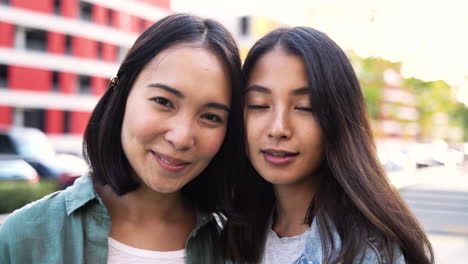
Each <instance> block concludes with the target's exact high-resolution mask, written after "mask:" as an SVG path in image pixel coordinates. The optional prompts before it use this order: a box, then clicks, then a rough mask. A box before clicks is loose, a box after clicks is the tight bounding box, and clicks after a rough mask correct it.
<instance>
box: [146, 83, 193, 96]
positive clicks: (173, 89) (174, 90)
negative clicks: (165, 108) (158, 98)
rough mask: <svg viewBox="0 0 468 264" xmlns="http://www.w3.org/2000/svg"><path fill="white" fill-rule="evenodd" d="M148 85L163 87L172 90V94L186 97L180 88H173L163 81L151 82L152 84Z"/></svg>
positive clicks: (168, 90)
mask: <svg viewBox="0 0 468 264" xmlns="http://www.w3.org/2000/svg"><path fill="white" fill-rule="evenodd" d="M148 87H154V88H159V89H163V90H165V91H167V92H170V93H172V94H174V95H175V96H177V97H179V98H185V95H184V94H183V93H182V92H180V91H179V90H177V89H175V88H172V87H170V86H168V85H166V84H162V83H151V84H148Z"/></svg>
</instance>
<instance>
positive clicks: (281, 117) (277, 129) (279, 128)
mask: <svg viewBox="0 0 468 264" xmlns="http://www.w3.org/2000/svg"><path fill="white" fill-rule="evenodd" d="M291 134H292V130H291V126H290V124H289V120H288V116H287V114H286V113H285V111H282V110H277V111H275V112H274V114H273V118H272V121H271V126H270V131H269V133H268V137H270V138H275V139H288V138H290V137H291Z"/></svg>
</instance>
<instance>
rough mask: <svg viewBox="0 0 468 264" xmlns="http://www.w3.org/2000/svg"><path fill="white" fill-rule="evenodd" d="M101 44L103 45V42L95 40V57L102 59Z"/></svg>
mask: <svg viewBox="0 0 468 264" xmlns="http://www.w3.org/2000/svg"><path fill="white" fill-rule="evenodd" d="M103 45H104V44H103V43H102V42H100V41H98V42H97V47H96V49H97V58H98V59H102V58H103V56H102V50H103V47H102V46H103Z"/></svg>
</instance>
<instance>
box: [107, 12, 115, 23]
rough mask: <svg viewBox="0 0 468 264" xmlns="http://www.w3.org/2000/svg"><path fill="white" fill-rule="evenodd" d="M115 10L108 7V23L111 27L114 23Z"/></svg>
mask: <svg viewBox="0 0 468 264" xmlns="http://www.w3.org/2000/svg"><path fill="white" fill-rule="evenodd" d="M112 20H114V10H112V9H107V25H108V26H109V27H112V25H113V24H114V21H112Z"/></svg>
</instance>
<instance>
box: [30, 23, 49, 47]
mask: <svg viewBox="0 0 468 264" xmlns="http://www.w3.org/2000/svg"><path fill="white" fill-rule="evenodd" d="M25 34H26V49H30V50H37V51H46V50H47V32H46V31H44V30H40V29H32V28H27V29H26V30H25Z"/></svg>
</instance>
